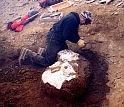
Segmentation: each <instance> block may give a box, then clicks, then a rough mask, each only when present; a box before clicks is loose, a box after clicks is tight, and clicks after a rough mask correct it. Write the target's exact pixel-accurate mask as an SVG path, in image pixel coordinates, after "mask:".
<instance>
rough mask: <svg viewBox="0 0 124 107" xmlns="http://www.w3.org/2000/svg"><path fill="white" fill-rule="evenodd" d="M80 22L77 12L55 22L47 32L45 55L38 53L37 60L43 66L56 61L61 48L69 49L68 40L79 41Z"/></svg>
mask: <svg viewBox="0 0 124 107" xmlns="http://www.w3.org/2000/svg"><path fill="white" fill-rule="evenodd" d="M79 24H80V18H79V15H78V14H77V13H75V12H71V13H69V14H68V15H66V16H65V17H63V18H62V19H61V20H60V21H58V22H57V23H55V24H54V25H53V27H52V28H51V29H50V31H49V32H48V34H47V38H46V47H45V51H44V53H43V56H40V55H37V56H36V57H35V62H36V63H37V64H39V65H42V66H49V65H52V64H53V63H55V61H56V57H57V53H58V52H59V51H61V50H64V49H68V46H67V44H66V42H65V41H66V40H69V41H71V42H73V43H77V42H78V40H79V39H80V37H79V35H78V27H79Z"/></svg>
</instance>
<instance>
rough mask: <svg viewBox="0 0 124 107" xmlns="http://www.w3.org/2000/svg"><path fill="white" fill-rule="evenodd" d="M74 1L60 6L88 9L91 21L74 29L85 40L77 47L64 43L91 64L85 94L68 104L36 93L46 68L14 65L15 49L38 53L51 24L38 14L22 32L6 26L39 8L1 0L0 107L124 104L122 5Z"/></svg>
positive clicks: (31, 2) (32, 1)
mask: <svg viewBox="0 0 124 107" xmlns="http://www.w3.org/2000/svg"><path fill="white" fill-rule="evenodd" d="M75 1H76V2H75V5H74V6H71V7H69V8H65V9H63V10H61V11H62V12H63V13H64V15H66V14H68V13H69V12H71V11H74V12H78V13H80V12H82V11H84V10H89V11H91V12H92V13H93V23H92V24H91V25H87V26H80V28H79V34H80V36H81V38H83V39H84V40H85V41H89V42H90V44H89V45H87V46H86V47H85V48H84V49H82V50H80V49H79V48H78V46H77V44H73V43H70V42H68V41H67V43H68V46H69V48H70V49H71V50H73V51H75V52H78V53H80V54H81V55H82V56H84V57H85V58H86V59H87V60H88V61H89V62H90V71H91V77H90V83H89V84H88V87H87V91H86V93H85V95H82V97H80V98H79V99H76V100H75V101H73V102H65V101H62V100H59V99H58V98H52V97H49V96H46V95H45V94H44V93H43V92H42V91H41V87H42V84H41V75H42V73H43V72H44V71H45V69H46V68H42V67H40V66H31V65H25V66H21V67H20V66H19V64H18V57H19V52H20V49H21V48H22V47H26V48H29V49H31V50H33V51H35V52H37V49H38V47H44V44H45V36H46V34H47V32H48V31H49V29H50V27H51V26H52V24H53V22H45V23H40V21H39V19H40V18H39V17H40V16H38V17H37V18H36V19H35V20H34V21H33V22H31V23H29V24H27V25H26V26H25V27H24V29H23V30H22V31H21V32H14V31H9V30H6V29H5V26H6V23H7V22H9V21H12V20H13V19H14V18H16V17H18V16H22V15H24V14H27V12H29V11H32V10H36V9H39V4H38V1H37V0H9V1H8V0H2V1H1V3H0V28H1V30H0V107H124V82H123V81H124V48H123V46H124V42H123V41H124V5H123V4H122V5H120V6H119V7H116V6H115V5H116V4H117V3H118V1H116V0H115V1H113V2H111V3H110V4H108V5H106V4H99V3H98V1H96V2H93V3H90V4H86V3H84V2H83V1H82V0H75ZM41 11H42V12H44V11H47V10H45V9H44V10H41ZM42 12H41V13H42ZM41 13H40V14H41Z"/></svg>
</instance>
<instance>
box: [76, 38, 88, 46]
mask: <svg viewBox="0 0 124 107" xmlns="http://www.w3.org/2000/svg"><path fill="white" fill-rule="evenodd" d="M77 44H78V46H79V48H83V47H85V45H86V44H85V41H84V40H82V39H79V40H78V42H77Z"/></svg>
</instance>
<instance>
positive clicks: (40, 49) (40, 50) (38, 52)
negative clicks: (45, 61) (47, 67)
mask: <svg viewBox="0 0 124 107" xmlns="http://www.w3.org/2000/svg"><path fill="white" fill-rule="evenodd" d="M43 52H44V48H41V47H39V48H38V51H37V54H38V55H41V56H42V55H43Z"/></svg>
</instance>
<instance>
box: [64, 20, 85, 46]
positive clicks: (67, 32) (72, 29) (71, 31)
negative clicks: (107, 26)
mask: <svg viewBox="0 0 124 107" xmlns="http://www.w3.org/2000/svg"><path fill="white" fill-rule="evenodd" d="M63 37H64V38H65V40H69V41H71V42H73V43H77V45H78V46H79V47H80V48H82V47H85V41H84V40H82V39H81V38H80V36H79V35H78V29H77V27H76V24H75V23H74V22H69V23H66V26H65V27H64V30H63Z"/></svg>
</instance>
